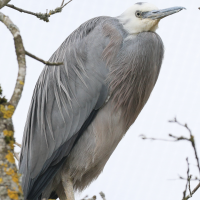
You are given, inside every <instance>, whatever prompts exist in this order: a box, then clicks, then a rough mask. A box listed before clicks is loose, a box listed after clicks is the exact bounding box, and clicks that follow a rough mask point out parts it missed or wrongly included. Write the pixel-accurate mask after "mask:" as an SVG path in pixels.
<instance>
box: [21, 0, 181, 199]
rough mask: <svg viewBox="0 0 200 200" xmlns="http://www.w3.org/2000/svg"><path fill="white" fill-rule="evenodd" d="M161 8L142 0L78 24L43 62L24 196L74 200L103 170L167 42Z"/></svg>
mask: <svg viewBox="0 0 200 200" xmlns="http://www.w3.org/2000/svg"><path fill="white" fill-rule="evenodd" d="M182 9H183V7H172V8H168V9H163V10H158V8H157V7H156V6H154V5H152V4H149V3H142V2H141V3H136V4H135V5H133V6H132V7H131V8H129V9H128V10H126V11H125V12H124V13H123V14H122V15H120V16H119V17H96V18H94V19H91V20H89V21H87V22H85V23H84V24H82V25H81V26H80V27H79V28H77V29H76V30H75V31H74V32H73V33H72V34H71V35H70V36H69V37H68V38H67V39H66V40H65V41H64V42H63V43H62V44H61V46H60V47H59V48H58V49H57V51H56V52H55V53H54V54H53V55H52V57H51V58H50V60H49V61H51V62H63V65H60V66H45V68H44V70H43V71H42V73H41V75H40V77H39V79H38V81H37V84H36V87H35V90H34V93H33V98H32V101H31V105H30V109H29V113H28V117H27V122H26V125H25V130H24V136H23V145H22V151H21V156H20V165H19V166H20V172H21V173H22V174H23V177H22V186H23V191H24V197H25V199H28V200H41V199H49V198H57V197H59V198H60V199H61V200H65V199H67V200H73V199H74V191H76V190H78V191H81V190H83V189H84V188H86V187H87V186H88V185H89V184H90V183H91V182H92V181H93V180H94V179H96V178H97V177H98V176H99V174H100V173H101V172H102V170H103V168H104V166H105V164H106V162H107V161H108V159H109V157H110V156H111V154H112V152H113V151H114V150H115V148H116V146H117V145H118V143H119V142H120V140H121V139H122V137H123V136H124V134H125V133H126V132H127V130H128V129H129V127H130V126H131V125H132V124H133V122H134V121H135V119H136V118H137V116H138V114H139V113H140V111H141V110H142V108H143V106H144V105H145V103H146V102H147V100H148V98H149V96H150V94H151V91H152V89H153V87H154V85H155V83H156V80H157V78H158V75H159V71H160V67H161V64H162V59H163V53H164V47H163V43H162V40H161V38H160V37H159V36H158V35H157V34H156V33H155V30H156V29H157V27H158V22H159V21H160V19H162V18H164V17H166V16H168V15H171V14H174V13H177V12H179V11H181V10H182Z"/></svg>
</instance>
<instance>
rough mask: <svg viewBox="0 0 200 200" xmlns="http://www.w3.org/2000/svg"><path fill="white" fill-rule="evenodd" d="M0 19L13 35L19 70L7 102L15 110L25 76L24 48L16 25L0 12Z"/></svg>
mask: <svg viewBox="0 0 200 200" xmlns="http://www.w3.org/2000/svg"><path fill="white" fill-rule="evenodd" d="M0 21H1V22H3V23H4V24H5V25H6V27H7V28H8V29H9V30H10V32H11V33H12V35H13V37H14V42H15V50H16V55H17V61H18V66H19V71H18V76H17V81H16V85H15V89H14V92H13V95H12V97H11V100H10V102H9V103H10V104H11V105H13V106H14V110H15V109H16V107H17V105H18V102H19V100H20V98H21V94H22V90H23V87H24V81H25V76H26V60H25V50H24V46H23V42H22V38H21V35H20V32H19V29H18V28H17V26H16V25H15V24H13V22H12V21H11V20H10V19H9V17H7V16H5V15H4V14H3V13H0ZM13 113H14V111H13Z"/></svg>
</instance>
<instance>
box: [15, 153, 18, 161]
mask: <svg viewBox="0 0 200 200" xmlns="http://www.w3.org/2000/svg"><path fill="white" fill-rule="evenodd" d="M14 156H15V158H16V159H17V161H19V153H16V152H14Z"/></svg>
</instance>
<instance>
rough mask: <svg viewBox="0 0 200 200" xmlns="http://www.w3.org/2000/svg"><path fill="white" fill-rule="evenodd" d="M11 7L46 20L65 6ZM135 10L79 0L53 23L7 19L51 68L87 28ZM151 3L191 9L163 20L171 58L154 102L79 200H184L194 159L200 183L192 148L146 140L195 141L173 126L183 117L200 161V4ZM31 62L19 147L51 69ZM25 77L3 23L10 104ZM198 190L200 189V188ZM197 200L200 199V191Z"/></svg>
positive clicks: (2, 62)
mask: <svg viewBox="0 0 200 200" xmlns="http://www.w3.org/2000/svg"><path fill="white" fill-rule="evenodd" d="M11 3H12V4H14V5H16V6H19V7H21V8H24V9H26V10H30V11H33V12H46V9H48V10H50V9H54V8H56V7H57V6H60V4H61V0H60V1H58V0H40V1H35V0H29V1H22V0H18V1H16V0H13V1H11ZM134 3H136V1H133V0H73V1H72V2H71V3H70V4H69V5H67V6H66V7H65V9H64V10H63V12H62V13H59V14H56V15H53V16H51V17H50V22H49V23H46V22H43V21H41V20H39V19H37V18H36V17H34V16H31V15H26V14H23V13H20V12H17V11H15V10H12V9H9V8H4V9H2V12H3V13H4V14H6V15H9V17H10V18H11V20H12V21H13V22H14V23H15V24H16V25H17V26H18V27H19V29H20V31H21V35H22V38H23V42H24V46H25V48H26V50H27V51H29V52H31V53H33V54H35V55H36V56H38V57H41V58H43V59H45V60H48V59H49V57H50V56H51V55H52V54H53V52H54V51H55V50H56V49H57V48H58V47H59V45H60V44H61V43H62V42H63V41H64V40H65V38H66V37H67V36H68V35H69V34H70V33H71V32H72V31H73V30H74V29H76V28H77V27H78V26H79V25H80V24H82V23H83V22H85V21H86V20H88V19H90V18H93V17H96V16H113V17H115V16H118V15H120V14H121V13H122V12H123V11H124V10H126V9H127V8H128V7H129V6H131V5H133V4H134ZM151 3H153V4H155V5H156V6H157V7H159V8H168V7H173V6H184V7H186V8H187V10H183V11H181V12H180V13H177V14H175V15H172V16H169V17H167V18H165V19H163V20H161V22H160V24H159V29H158V31H157V33H158V34H159V35H160V36H161V38H162V40H163V42H164V45H165V58H164V62H163V65H162V69H161V72H160V75H159V79H158V81H157V84H156V86H155V88H154V90H153V92H152V94H151V97H150V99H149V101H148V102H147V104H146V106H145V107H144V108H143V110H142V112H141V113H140V115H139V117H138V118H137V120H136V122H135V123H134V124H133V125H132V126H131V128H130V129H129V131H128V132H127V134H126V135H125V137H124V138H123V140H122V141H121V142H120V144H119V145H118V147H117V148H116V150H115V152H114V153H113V154H112V156H111V158H110V159H109V161H108V163H107V164H106V166H105V169H104V171H103V173H102V174H101V175H100V176H99V178H98V179H97V180H96V181H94V182H93V183H92V184H91V185H90V186H89V187H88V188H87V189H86V190H85V191H84V192H83V193H81V194H79V195H78V196H77V199H80V198H81V197H84V196H85V195H86V194H88V195H90V196H92V195H94V194H98V192H100V191H103V192H104V193H105V194H106V197H107V200H122V199H123V200H181V199H182V193H183V190H184V187H185V181H181V180H178V174H179V175H181V176H184V177H186V170H187V165H186V161H185V159H186V157H189V161H190V163H191V171H192V173H193V174H195V175H198V173H197V170H196V167H195V164H196V162H195V159H194V154H193V150H192V148H191V145H190V144H188V143H187V142H178V143H170V142H161V141H155V142H152V141H143V140H141V138H140V137H139V135H140V134H145V135H146V136H148V137H156V138H167V135H168V134H169V133H173V134H174V135H177V136H180V135H184V136H188V132H187V131H185V130H184V129H183V128H180V127H179V126H177V125H174V124H171V123H168V120H170V119H173V118H174V117H175V116H176V117H177V118H178V119H179V120H180V121H181V122H183V123H184V122H187V123H188V125H189V127H190V128H191V129H192V132H193V134H194V135H195V138H196V143H197V148H198V152H199V155H200V10H198V7H200V2H199V1H197V0H190V1H188V0H168V1H166V0H152V1H151ZM26 61H27V76H26V82H25V88H24V91H23V95H22V99H21V101H20V103H19V106H18V108H17V111H16V112H15V114H14V117H13V121H14V126H15V131H16V132H15V137H16V140H17V142H19V143H21V140H22V134H23V129H24V124H25V121H26V116H27V112H28V108H29V104H30V100H31V97H32V93H33V89H34V86H35V83H36V81H37V79H38V76H39V75H40V73H41V71H42V69H43V67H44V65H43V64H42V63H40V62H38V61H36V60H33V59H31V58H29V57H27V58H26ZM17 70H18V67H17V62H16V55H15V51H14V44H13V38H12V36H11V34H10V32H9V31H8V30H7V29H6V27H5V26H4V25H3V24H2V23H0V84H1V85H2V87H3V90H4V94H5V95H6V97H7V98H10V97H11V94H12V92H13V88H14V85H15V80H16V77H17ZM18 151H19V150H18ZM195 185H197V183H195V182H193V183H192V188H194V187H195ZM98 199H100V197H99V196H98ZM192 199H193V200H199V199H200V190H199V191H197V193H196V194H195V195H194V196H193V198H192Z"/></svg>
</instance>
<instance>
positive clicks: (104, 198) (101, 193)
mask: <svg viewBox="0 0 200 200" xmlns="http://www.w3.org/2000/svg"><path fill="white" fill-rule="evenodd" d="M99 194H100V196H101V198H102V199H103V200H106V196H105V194H104V193H103V192H100V193H99Z"/></svg>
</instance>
